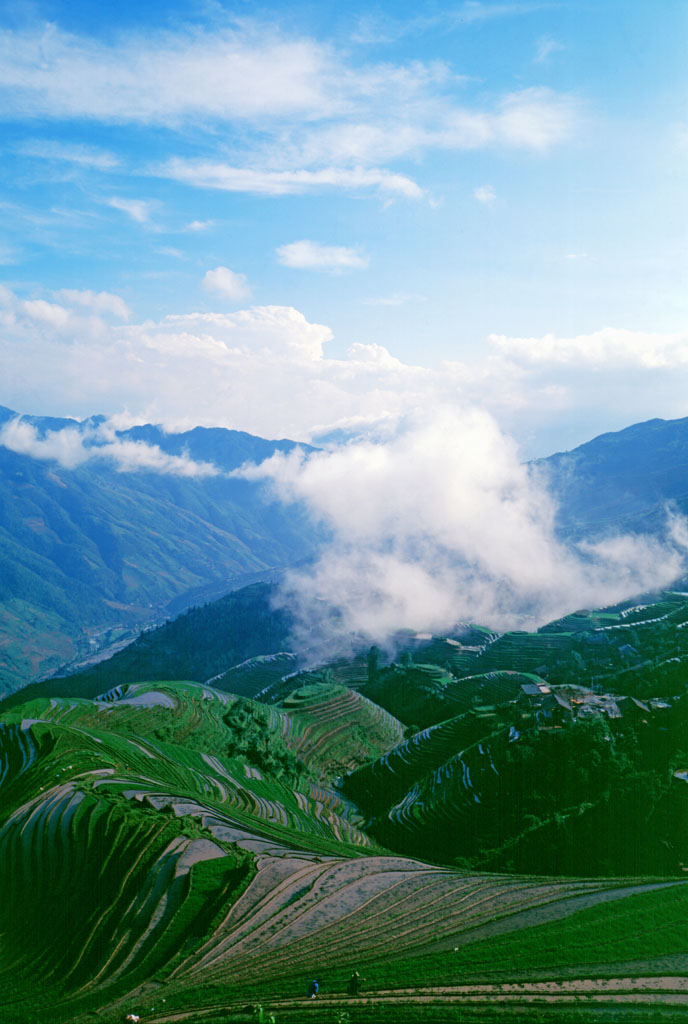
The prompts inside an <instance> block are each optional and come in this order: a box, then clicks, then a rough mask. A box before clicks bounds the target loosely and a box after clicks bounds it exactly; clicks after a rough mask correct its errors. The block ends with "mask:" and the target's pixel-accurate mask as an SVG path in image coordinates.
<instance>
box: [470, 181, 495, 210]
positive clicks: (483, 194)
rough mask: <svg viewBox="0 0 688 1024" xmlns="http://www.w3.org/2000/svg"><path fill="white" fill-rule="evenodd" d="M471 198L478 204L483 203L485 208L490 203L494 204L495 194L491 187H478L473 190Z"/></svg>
mask: <svg viewBox="0 0 688 1024" xmlns="http://www.w3.org/2000/svg"><path fill="white" fill-rule="evenodd" d="M473 196H474V198H475V199H477V200H478V202H479V203H484V204H485V205H486V206H489V205H490V203H494V201H495V199H496V198H497V193H496V192H495V190H494V188H493V187H492V185H480V186H479V187H478V188H476V189H473Z"/></svg>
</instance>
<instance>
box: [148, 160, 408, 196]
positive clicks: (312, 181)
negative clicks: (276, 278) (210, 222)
mask: <svg viewBox="0 0 688 1024" xmlns="http://www.w3.org/2000/svg"><path fill="white" fill-rule="evenodd" d="M152 173H154V174H157V175H159V176H160V177H163V178H172V179H173V180H174V181H180V182H183V183H184V184H187V185H195V186H196V187H198V188H215V189H220V190H221V191H224V192H251V193H255V194H257V195H270V196H284V195H296V194H300V193H304V192H314V191H319V190H324V189H332V188H343V189H362V188H363V189H367V188H374V189H378V190H379V191H381V192H389V193H391V194H393V195H401V196H404V197H405V198H407V199H418V198H420V197H421V196H422V194H423V193H422V190H421V189H420V188H419V186H418V185H417V184H416V183H415V182H414V181H412V180H411V178H407V177H406V176H405V175H403V174H393V173H392V172H391V171H386V170H378V169H376V168H362V167H354V168H339V167H323V168H319V169H317V170H307V169H306V170H303V169H300V170H299V169H297V170H287V171H284V170H280V171H274V170H265V169H261V168H252V167H233V166H231V165H230V164H223V163H211V162H208V161H199V160H182V159H180V158H178V157H175V158H174V159H172V160H170V161H168V162H167V163H166V164H164V165H161V166H160V167H158V168H155V169H154V170H153V171H152Z"/></svg>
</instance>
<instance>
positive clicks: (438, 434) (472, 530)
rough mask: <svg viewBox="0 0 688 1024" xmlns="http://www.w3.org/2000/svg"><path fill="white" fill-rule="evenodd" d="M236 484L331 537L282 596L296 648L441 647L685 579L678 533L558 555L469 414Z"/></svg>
mask: <svg viewBox="0 0 688 1024" xmlns="http://www.w3.org/2000/svg"><path fill="white" fill-rule="evenodd" d="M238 472H239V473H240V475H242V476H243V477H245V478H247V479H250V480H263V481H268V482H269V483H270V484H271V485H272V487H273V488H274V491H275V492H276V494H277V496H278V497H280V498H281V500H282V501H284V502H301V503H303V504H304V505H305V507H306V509H307V510H308V512H309V513H310V515H311V516H312V518H313V520H314V521H315V522H316V523H318V525H319V526H320V527H323V528H324V530H325V531H326V533H327V534H329V536H330V537H331V540H330V541H329V543H327V544H326V545H325V547H324V549H323V550H322V552H321V555H320V558H319V560H318V561H317V563H316V565H315V566H314V567H313V568H312V569H311V568H309V569H307V570H298V571H293V572H291V573H289V575H288V577H287V579H286V581H285V584H284V589H283V596H282V600H283V601H284V603H285V604H287V605H288V606H289V607H290V608H292V609H296V611H297V613H298V615H299V616H300V621H301V623H302V626H303V637H302V639H303V640H304V641H307V638H308V633H309V631H311V630H312V626H313V623H314V622H320V621H321V620H322V621H324V622H325V623H327V622H329V623H330V624H331V627H332V630H333V632H334V634H336V636H341V637H344V638H346V637H347V636H349V635H350V634H358V635H359V636H362V637H364V638H365V639H366V640H367V641H375V642H378V643H384V641H385V640H386V639H387V638H388V637H389V636H390V634H391V633H392V632H393V631H394V630H397V629H399V628H411V629H419V630H428V631H432V632H439V633H443V632H447V631H450V630H451V629H452V628H454V627H455V626H456V624H457V623H459V622H481V623H488V624H490V625H492V626H494V627H495V628H500V629H505V628H518V627H521V628H523V627H528V628H533V627H535V626H537V625H540V624H542V623H544V622H546V621H550V620H551V619H553V618H556V617H557V616H560V615H562V614H565V613H566V612H570V611H572V610H574V609H576V608H580V607H597V606H600V605H605V604H609V603H612V602H615V601H619V600H622V599H624V598H626V597H630V596H632V595H634V594H637V593H639V592H642V591H644V590H647V589H650V588H653V587H661V586H665V585H667V584H668V583H669V582H671V581H672V580H674V579H676V577H677V576H678V575H679V574H680V573H681V571H682V570H683V569H684V564H685V554H686V552H685V550H684V547H685V546H683V545H681V544H680V536H679V532H678V531H677V530H674V533H673V539H667V540H666V541H665V542H663V543H662V542H660V541H658V540H655V539H651V538H638V537H616V538H611V539H609V538H608V539H605V540H604V541H603V542H599V543H588V544H587V545H580V546H577V547H567V546H565V545H563V544H562V543H561V542H560V541H559V540H557V537H556V534H555V512H556V510H555V507H554V505H553V502H552V500H551V498H550V497H549V495H548V493H547V491H546V489H545V487H544V485H543V483H542V481H540V480H539V479H538V477H537V476H536V475H535V473H534V471H533V470H531V469H529V468H528V467H527V466H525V465H524V464H523V463H522V462H521V459H520V457H519V452H518V449H517V447H516V445H515V444H514V442H513V441H512V440H510V439H509V438H508V437H507V436H505V435H504V434H503V433H502V432H501V431H500V430H499V428H498V426H497V424H496V423H495V421H494V420H493V419H492V417H490V416H489V415H487V414H486V413H485V412H482V411H478V410H476V409H467V410H460V411H457V410H456V409H448V408H444V409H439V410H437V411H435V412H433V413H423V414H417V415H415V416H412V417H409V418H408V419H407V421H406V424H405V426H404V429H402V430H401V431H400V432H398V433H397V434H396V435H395V436H393V437H392V438H391V439H387V440H386V441H379V442H370V441H359V442H356V443H351V444H349V445H347V446H344V447H341V448H338V449H335V450H333V451H328V452H321V453H316V454H312V455H309V456H305V455H304V454H303V453H300V452H298V451H296V452H293V453H291V454H289V455H281V454H280V455H276V456H273V457H272V458H271V459H269V460H267V461H266V462H264V463H262V464H261V465H259V466H245V467H243V468H242V470H240V471H238ZM325 639H326V640H327V642H328V643H332V642H333V636H329V637H326V638H325Z"/></svg>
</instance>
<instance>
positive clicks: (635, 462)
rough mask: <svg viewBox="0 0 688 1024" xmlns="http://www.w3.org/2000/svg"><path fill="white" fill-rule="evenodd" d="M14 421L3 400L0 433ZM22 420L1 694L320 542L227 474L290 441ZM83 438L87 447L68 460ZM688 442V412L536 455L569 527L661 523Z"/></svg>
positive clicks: (3, 581) (10, 454) (686, 483)
mask: <svg viewBox="0 0 688 1024" xmlns="http://www.w3.org/2000/svg"><path fill="white" fill-rule="evenodd" d="M15 419H16V414H15V413H13V412H12V410H10V409H6V408H4V407H0V428H2V426H3V425H4V427H5V429H7V428H8V425H11V424H12V422H13V421H14V420H15ZM22 423H23V424H24V425H25V427H26V428H27V429H29V430H30V432H31V433H30V436H29V437H28V441H27V438H24V444H23V447H22V445H16V444H15V447H18V448H19V449H20V450H17V451H15V450H12V449H11V448H9V447H3V446H2V445H0V696H1V695H2V694H6V693H9V692H11V691H13V690H16V689H18V688H19V687H21V686H22V685H24V684H25V683H27V682H30V681H32V680H35V679H39V678H42V677H45V676H46V675H50V674H51V673H54V672H55V671H56V670H58V669H60V668H63V667H64V666H65V665H69V664H73V665H76V664H79V663H84V664H85V663H87V662H88V661H89V660H91V661H92V660H93V659H94V658H98V657H101V656H102V655H103V653H107V652H112V651H113V650H116V649H117V647H118V646H123V645H124V644H126V643H128V642H129V641H131V639H132V638H133V637H135V636H136V635H137V634H138V633H139V631H140V630H141V629H143V628H148V627H150V626H151V625H155V624H158V623H160V622H162V621H164V620H166V619H168V618H169V617H170V616H171V615H175V614H178V613H179V612H181V611H183V610H184V609H185V608H188V607H190V606H191V605H194V604H199V603H202V602H204V601H208V600H211V599H213V598H217V597H220V596H221V595H222V594H225V593H227V592H228V591H230V590H232V589H234V588H236V587H239V586H241V585H243V584H246V583H249V582H251V581H252V580H259V579H265V578H270V577H271V576H274V571H275V570H276V569H279V568H280V567H284V566H285V565H289V564H293V563H294V562H298V561H300V560H303V559H306V558H308V557H309V556H310V555H312V554H313V552H314V550H315V548H316V546H317V540H318V538H317V537H316V536H315V535H314V529H313V526H312V524H311V523H310V522H309V521H307V520H306V518H305V517H304V514H303V512H302V511H300V510H299V509H298V508H295V507H285V506H283V505H280V504H277V503H275V502H272V501H271V500H270V498H269V496H268V495H267V493H266V492H265V490H264V489H262V488H261V487H260V486H258V485H256V484H254V483H250V482H248V481H245V480H240V479H236V478H231V477H228V476H227V474H228V473H230V472H231V471H232V470H234V469H236V468H238V467H239V466H240V465H242V464H243V463H244V462H246V461H251V462H260V461H261V460H263V459H265V458H267V457H269V456H270V455H272V454H273V453H274V452H288V451H290V450H292V449H293V448H294V442H292V441H284V440H282V441H266V440H264V439H262V438H257V437H252V436H251V435H250V434H246V433H242V432H240V431H230V430H223V429H205V428H200V427H198V428H195V429H193V430H189V431H186V432H184V433H165V432H164V431H163V430H161V429H160V428H159V427H156V426H152V425H146V426H138V427H133V428H131V429H129V430H120V431H114V432H113V431H111V430H110V429H109V428H108V427H107V424H106V421H105V420H104V418H103V417H98V416H94V417H91V418H90V419H88V420H85V421H83V422H81V423H77V422H76V421H74V420H67V419H56V418H48V417H45V418H41V417H31V416H27V417H22ZM55 438H62V439H63V440H64V439H68V440H69V444H68V445H63V447H62V449H60V447H59V446H58V445H56V443H55ZM0 440H2V435H0ZM113 444H114V447H113ZM79 445H80V446H81V449H79ZM117 445H119V448H117V447H116V446H117ZM41 446H42V447H41ZM75 448H76V449H77V455H83V454H84V452H85V453H86V455H87V456H88V457H84V458H82V461H80V462H79V461H78V460H77V461H76V462H74V450H75ZM686 452H688V419H682V420H673V421H664V420H651V421H649V422H648V423H641V424H636V425H635V426H633V427H629V428H627V429H626V430H622V431H619V432H617V433H613V434H605V435H602V436H601V437H598V438H596V439H595V440H593V441H590V442H589V443H587V444H585V445H582V446H581V447H579V448H577V449H575V450H574V451H572V452H566V453H559V454H557V455H553V456H551V457H550V458H548V459H543V460H540V461H539V462H537V463H534V464H533V465H534V468H535V469H536V470H537V472H539V473H540V474H541V475H542V476H543V478H544V479H545V480H546V481H547V482H548V485H549V487H550V488H551V490H552V492H553V493H554V495H555V497H556V499H557V501H558V504H559V514H558V520H557V524H558V529H559V531H560V532H561V533H562V534H563V535H566V536H570V537H573V538H574V539H578V538H580V537H581V536H584V535H585V536H591V535H592V536H596V537H599V536H600V535H603V534H604V533H607V532H610V531H615V530H633V531H650V532H661V530H662V529H663V526H664V523H665V507H666V505H667V503H670V504H671V505H672V506H673V507H675V508H676V509H677V510H683V511H686V512H688V457H687V456H686ZM151 453H152V455H153V456H154V457H152V456H151ZM48 454H51V455H52V456H55V457H53V458H48V457H47V456H48ZM58 455H59V456H60V457H61V459H62V463H60V462H58V461H57V456H58ZM38 456H40V457H38ZM70 456H71V457H72V461H73V464H72V468H66V466H65V465H64V464H63V463H64V462H65V459H66V460H67V462H68V463H69V458H70ZM118 459H119V461H118ZM165 459H167V460H168V461H167V462H165ZM170 460H171V461H170ZM175 460H176V461H175ZM153 465H156V466H157V469H156V470H155V471H153V469H152V468H151V467H152V466H153ZM136 466H138V468H135V467H136ZM194 466H196V467H198V466H200V470H199V472H198V473H197V474H196V475H188V474H190V473H192V471H193V467H194ZM208 466H210V467H214V470H213V473H214V475H210V471H208V470H207V467H208ZM189 467H191V468H189ZM204 467H205V469H204ZM215 470H216V471H217V472H215ZM204 473H206V475H203V474H204ZM185 474H186V475H185Z"/></svg>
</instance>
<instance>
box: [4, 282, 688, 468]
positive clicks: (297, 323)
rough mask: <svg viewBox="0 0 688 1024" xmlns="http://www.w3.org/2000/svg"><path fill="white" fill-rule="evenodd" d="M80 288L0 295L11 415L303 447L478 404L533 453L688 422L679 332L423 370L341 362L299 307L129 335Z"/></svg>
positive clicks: (389, 357) (362, 349)
mask: <svg viewBox="0 0 688 1024" xmlns="http://www.w3.org/2000/svg"><path fill="white" fill-rule="evenodd" d="M68 292H69V290H63V292H62V293H60V296H61V302H59V303H58V302H55V301H46V300H45V299H42V298H39V297H32V298H30V299H21V298H19V297H18V296H16V295H14V294H13V293H12V292H11V291H9V289H6V288H4V289H3V288H2V287H0V365H2V367H3V398H2V401H3V404H5V405H8V406H10V407H11V408H14V409H17V410H19V411H29V412H31V411H34V410H35V409H40V410H41V411H43V412H45V413H50V414H54V415H63V414H64V413H65V411H67V412H69V413H70V414H73V415H79V416H82V417H86V416H89V415H91V414H92V413H94V412H103V413H106V414H114V413H117V412H119V411H121V410H122V409H123V408H125V407H126V408H128V409H129V410H130V412H131V414H132V416H135V417H136V418H137V420H138V422H153V423H163V424H165V425H166V426H167V427H169V428H171V429H188V428H190V427H193V426H198V425H200V426H225V427H231V428H235V429H238V430H247V431H249V432H251V433H253V434H258V435H261V436H263V437H292V438H294V439H295V440H303V441H307V440H310V439H311V438H313V437H317V436H319V435H322V434H326V433H328V432H330V431H333V430H342V431H347V432H348V431H354V432H356V433H357V434H359V435H365V434H370V433H371V432H376V431H377V430H378V429H379V427H380V425H383V426H384V428H385V430H388V429H393V428H394V426H395V424H398V423H399V422H400V421H401V420H403V419H404V418H405V417H406V416H408V415H409V414H410V413H412V412H413V410H415V409H424V408H434V407H437V406H443V405H447V404H449V405H455V406H459V407H465V406H467V405H473V404H476V405H478V404H479V405H480V406H482V407H483V408H485V409H486V410H489V411H490V412H491V414H492V415H493V416H494V417H495V418H496V419H497V420H498V422H499V423H500V424H501V426H502V427H503V429H505V430H506V431H508V432H511V433H514V434H515V435H516V436H517V437H518V438H519V439H520V440H522V441H523V442H525V443H526V444H527V445H528V452H529V453H530V454H535V455H544V454H548V453H549V452H552V451H554V450H557V448H559V449H562V448H569V447H571V446H572V444H578V443H581V442H583V441H585V440H588V439H589V438H590V437H591V436H592V435H593V433H595V432H597V433H601V432H602V431H604V430H609V429H617V428H620V427H623V426H627V425H628V424H629V423H634V422H638V421H639V420H641V419H650V418H652V417H654V416H658V415H659V416H665V417H672V416H675V417H678V416H686V415H688V398H687V397H686V395H688V379H687V377H688V338H687V337H686V335H682V334H673V335H660V334H647V335H646V334H642V333H640V332H632V331H621V330H619V329H614V330H612V329H607V330H605V331H601V332H596V333H595V334H592V335H585V336H581V337H580V338H570V339H557V338H555V337H553V336H549V337H548V336H545V337H544V338H530V339H528V338H525V339H523V338H521V339H519V338H508V337H506V336H492V337H491V338H490V347H489V349H487V350H486V351H485V353H484V354H483V355H482V356H478V357H476V358H475V359H474V361H472V362H464V361H460V360H453V361H447V362H444V363H440V364H439V365H434V366H433V365H428V366H423V365H419V364H414V363H410V362H405V361H404V360H403V359H400V358H398V357H397V356H396V355H395V354H393V353H392V352H390V351H389V350H388V349H386V348H385V347H384V346H382V345H375V344H363V343H359V344H354V345H352V346H351V347H350V348H349V349H348V351H346V352H345V354H342V355H338V356H337V357H336V358H335V357H334V356H330V355H329V354H328V348H329V341H330V339H331V337H332V332H331V331H330V329H329V328H328V327H327V326H325V325H323V324H317V323H311V322H309V321H308V320H307V319H306V317H304V316H303V314H302V313H300V312H298V311H297V310H295V309H292V308H290V307H282V306H257V307H252V308H250V309H240V310H237V311H234V312H223V313H214V312H207V313H190V314H185V315H179V316H172V315H170V316H167V317H164V318H163V319H161V320H159V321H145V322H143V323H136V322H129V323H125V324H118V323H113V322H112V321H111V314H110V313H107V312H106V311H105V312H103V313H102V314H100V313H98V312H96V311H95V310H94V309H92V308H88V306H84V305H83V304H82V305H79V304H77V303H70V302H68V301H67V296H68ZM114 308H115V305H114V304H113V306H112V307H111V309H112V310H114ZM456 340H457V346H458V345H459V344H460V343H461V340H462V339H461V332H460V329H459V328H457V331H456Z"/></svg>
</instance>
